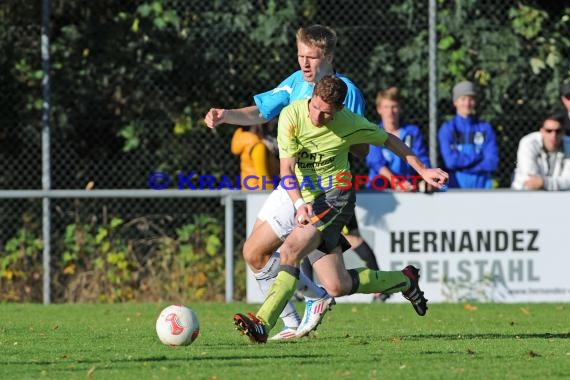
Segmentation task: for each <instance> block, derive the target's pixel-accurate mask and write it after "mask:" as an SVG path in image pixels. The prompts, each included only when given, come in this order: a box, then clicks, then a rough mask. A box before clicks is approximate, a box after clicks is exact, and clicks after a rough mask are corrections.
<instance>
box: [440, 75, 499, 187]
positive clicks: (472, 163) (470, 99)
mask: <svg viewBox="0 0 570 380" xmlns="http://www.w3.org/2000/svg"><path fill="white" fill-rule="evenodd" d="M476 95H477V92H476V90H475V86H474V84H473V83H471V82H468V81H463V82H459V83H458V84H456V85H455V87H453V104H454V106H455V109H456V111H457V113H456V115H455V116H454V117H453V118H452V119H451V120H448V121H446V122H445V123H443V124H442V126H441V128H440V129H439V132H438V135H437V137H438V142H439V149H440V152H441V156H442V157H443V162H444V164H445V165H444V166H445V167H446V168H447V170H448V172H449V187H450V188H463V189H467V188H471V189H477V188H478V189H490V188H491V187H493V172H494V171H495V170H497V166H498V164H499V151H498V148H497V142H496V138H495V132H494V131H493V127H491V124H489V123H488V122H486V121H483V120H479V119H478V118H477V117H476V116H475V115H474V113H475V106H476Z"/></svg>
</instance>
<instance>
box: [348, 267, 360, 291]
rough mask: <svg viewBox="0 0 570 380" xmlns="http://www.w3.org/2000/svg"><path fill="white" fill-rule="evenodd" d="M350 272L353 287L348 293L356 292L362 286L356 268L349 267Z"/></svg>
mask: <svg viewBox="0 0 570 380" xmlns="http://www.w3.org/2000/svg"><path fill="white" fill-rule="evenodd" d="M348 274H349V275H350V278H351V279H352V288H351V289H350V293H349V294H347V295H350V294H354V293H356V291H357V290H358V287H359V286H360V277H358V272H357V271H356V269H349V270H348Z"/></svg>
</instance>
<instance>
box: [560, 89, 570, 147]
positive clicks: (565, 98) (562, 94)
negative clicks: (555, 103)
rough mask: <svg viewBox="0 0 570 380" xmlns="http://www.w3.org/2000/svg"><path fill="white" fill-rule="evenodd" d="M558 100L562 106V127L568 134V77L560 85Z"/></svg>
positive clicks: (569, 113) (569, 111)
mask: <svg viewBox="0 0 570 380" xmlns="http://www.w3.org/2000/svg"><path fill="white" fill-rule="evenodd" d="M560 100H561V101H562V105H563V106H564V110H563V111H564V112H563V115H562V116H563V117H562V129H564V131H565V132H566V135H568V136H570V78H569V79H566V81H565V82H563V83H562V85H561V86H560Z"/></svg>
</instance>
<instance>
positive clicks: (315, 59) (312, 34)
mask: <svg viewBox="0 0 570 380" xmlns="http://www.w3.org/2000/svg"><path fill="white" fill-rule="evenodd" d="M336 43H337V36H336V33H335V32H334V31H333V30H332V29H330V28H328V27H326V26H322V25H312V26H309V27H306V28H300V29H299V30H298V31H297V58H298V62H299V66H300V70H298V71H296V72H294V73H293V74H291V75H290V76H289V77H287V78H286V79H285V80H283V81H282V82H281V83H280V84H279V85H278V86H277V87H275V88H274V89H272V90H270V91H267V92H263V93H260V94H257V95H255V96H254V102H255V105H252V106H249V107H244V108H239V109H220V108H212V109H210V111H209V112H208V113H207V115H206V117H205V122H206V125H207V126H208V127H210V128H214V127H215V126H217V125H219V124H222V123H227V124H234V125H253V124H262V123H265V122H267V121H269V120H271V119H274V118H275V117H277V116H279V113H280V112H281V110H282V109H283V108H284V107H285V106H287V105H289V104H290V103H291V102H293V101H295V100H299V99H309V98H310V97H311V95H312V93H313V89H314V86H315V83H316V82H317V81H318V80H319V79H320V78H322V77H323V76H325V75H327V74H333V73H335V70H334V66H333V60H334V50H335V47H336ZM336 75H337V77H339V78H340V79H342V81H343V82H344V83H346V85H347V87H348V91H347V95H346V98H345V101H344V105H345V106H346V107H347V108H348V109H350V110H351V111H353V112H355V113H357V114H359V115H363V114H364V97H363V96H362V93H361V92H360V90H359V89H358V88H357V87H356V86H355V85H354V83H352V81H351V80H350V79H348V78H347V77H345V76H343V75H341V74H338V73H337V74H336ZM351 151H352V152H353V153H354V154H356V155H358V156H359V157H362V158H363V157H364V156H366V154H367V152H368V146H367V145H366V144H363V145H358V146H354V147H353V148H352V149H351ZM295 209H296V207H294V205H293V204H292V202H291V200H290V198H289V196H288V195H287V192H286V191H285V190H283V188H282V187H279V188H278V189H277V190H275V191H273V192H272V193H271V195H270V196H269V198H268V199H267V201H266V202H265V203H264V205H263V207H262V209H261V211H260V212H259V214H258V216H257V220H256V222H255V225H254V227H253V231H252V234H251V236H250V237H249V238H248V239H247V241H246V242H245V245H244V249H243V255H244V258H245V260H246V262H247V264H248V265H249V267H250V268H251V269H252V271H253V272H254V276H255V277H256V280H257V282H258V284H259V285H260V288H261V290H262V292H263V294H264V295H265V294H266V293H267V290H268V289H269V287H270V286H271V284H272V283H273V281H274V280H275V277H276V276H277V273H278V266H279V265H278V264H279V254H278V253H276V252H275V251H276V250H277V249H278V248H279V246H280V245H281V244H282V242H283V241H284V240H285V238H286V237H287V236H288V235H289V233H290V232H291V231H292V229H293V227H294V225H295V222H294V220H293V218H294V215H295ZM347 227H348V230H349V235H348V236H347V239H348V240H349V242H350V244H351V246H352V247H354V249H355V251H356V253H357V254H359V256H360V257H361V258H362V259H363V260H364V261H365V262H366V263H371V266H376V267H377V266H378V265H377V263H376V258H375V256H374V252H372V249H371V248H370V247H369V246H368V244H367V243H366V242H364V240H362V238H361V237H360V235H359V233H358V226H357V224H356V218H352V219H351V221H350V222H349V223H348V225H347ZM374 269H377V268H374ZM299 288H300V289H303V290H305V295H308V296H309V297H308V298H307V301H306V307H305V313H304V316H303V318H302V319H301V320H299V317H298V315H297V313H296V311H295V307H294V305H293V304H292V303H290V302H289V303H288V304H287V305H286V306H285V309H284V311H283V313H282V314H281V317H282V319H283V322H284V325H285V328H284V329H283V330H282V331H281V332H280V333H278V334H277V335H275V336H274V337H273V338H272V339H274V340H280V339H289V338H295V337H302V336H305V335H307V334H308V333H309V332H310V331H312V330H314V329H315V328H316V326H317V325H318V324H319V323H320V322H321V320H322V318H323V316H324V314H325V313H326V311H327V310H328V309H329V308H330V306H331V305H332V304H334V299H333V298H332V297H330V296H329V295H328V294H327V293H326V291H325V290H324V289H322V288H320V287H318V286H316V285H315V284H314V283H313V282H312V281H311V280H310V279H308V278H306V277H303V276H301V279H300V283H299Z"/></svg>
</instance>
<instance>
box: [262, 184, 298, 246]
mask: <svg viewBox="0 0 570 380" xmlns="http://www.w3.org/2000/svg"><path fill="white" fill-rule="evenodd" d="M257 219H259V220H261V221H264V222H267V223H269V225H270V226H271V229H272V230H273V232H275V235H277V236H278V237H279V239H281V241H284V240H285V238H286V237H287V236H289V234H290V233H291V231H293V228H294V227H295V206H293V202H291V198H289V194H287V190H285V189H284V188H283V187H282V186H279V187H277V189H275V190H273V191H272V192H271V194H269V197H268V198H267V199H266V200H265V203H264V204H263V206H262V207H261V210H259V213H258V214H257Z"/></svg>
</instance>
